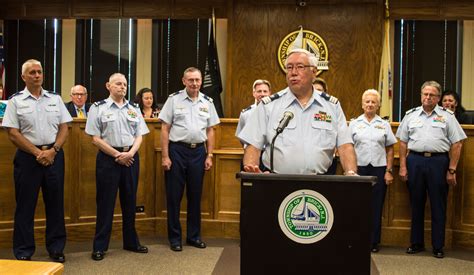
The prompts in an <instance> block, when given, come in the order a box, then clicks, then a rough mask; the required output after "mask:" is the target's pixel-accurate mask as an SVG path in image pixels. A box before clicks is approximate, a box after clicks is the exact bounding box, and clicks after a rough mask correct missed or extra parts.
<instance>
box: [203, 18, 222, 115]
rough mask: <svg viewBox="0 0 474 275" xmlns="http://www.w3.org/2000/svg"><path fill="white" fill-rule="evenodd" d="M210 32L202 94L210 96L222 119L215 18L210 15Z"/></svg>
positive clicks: (220, 81)
mask: <svg viewBox="0 0 474 275" xmlns="http://www.w3.org/2000/svg"><path fill="white" fill-rule="evenodd" d="M210 21H211V22H210V25H211V26H210V31H209V48H208V54H207V57H206V66H205V68H204V81H203V85H202V88H203V93H204V94H206V95H208V96H210V97H211V98H212V100H213V101H214V106H215V107H216V111H217V114H218V115H219V117H224V112H223V110H222V101H221V92H222V80H221V72H220V68H219V57H218V55H217V47H216V42H215V39H214V35H215V34H214V31H215V17H214V13H213V14H212V19H211V20H210Z"/></svg>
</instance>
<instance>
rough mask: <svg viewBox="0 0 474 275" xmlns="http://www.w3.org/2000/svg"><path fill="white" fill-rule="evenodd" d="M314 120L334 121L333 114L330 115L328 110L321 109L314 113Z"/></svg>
mask: <svg viewBox="0 0 474 275" xmlns="http://www.w3.org/2000/svg"><path fill="white" fill-rule="evenodd" d="M313 118H314V120H315V121H325V122H328V123H331V122H332V117H331V115H328V114H327V113H326V112H322V111H319V113H318V114H314V117H313Z"/></svg>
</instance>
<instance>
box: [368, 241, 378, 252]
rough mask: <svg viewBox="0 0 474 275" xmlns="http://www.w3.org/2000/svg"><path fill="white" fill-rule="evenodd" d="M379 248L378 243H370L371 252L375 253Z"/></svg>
mask: <svg viewBox="0 0 474 275" xmlns="http://www.w3.org/2000/svg"><path fill="white" fill-rule="evenodd" d="M379 250H380V249H379V245H378V244H376V243H374V244H372V249H370V251H371V252H373V253H377V252H379Z"/></svg>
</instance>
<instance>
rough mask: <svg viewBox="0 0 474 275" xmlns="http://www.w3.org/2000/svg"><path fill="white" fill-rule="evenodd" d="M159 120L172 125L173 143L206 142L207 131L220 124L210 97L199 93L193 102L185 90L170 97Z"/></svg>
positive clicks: (171, 135) (170, 138) (171, 139)
mask: <svg viewBox="0 0 474 275" xmlns="http://www.w3.org/2000/svg"><path fill="white" fill-rule="evenodd" d="M158 118H159V119H161V120H162V121H164V122H165V123H167V124H170V125H171V129H170V135H169V140H170V141H173V142H178V141H181V142H186V143H202V142H205V141H206V140H207V132H206V129H207V128H209V127H212V126H214V125H217V124H219V123H220V120H219V116H218V115H217V112H216V108H215V107H214V103H212V99H211V98H210V97H208V96H207V95H204V94H203V93H201V92H199V95H198V98H197V100H196V101H194V102H193V101H192V99H191V98H190V97H189V96H188V94H187V93H186V91H185V90H181V91H179V92H176V93H174V94H171V95H170V96H169V97H168V99H167V100H166V103H165V105H164V106H163V108H162V109H161V112H160V115H159V116H158Z"/></svg>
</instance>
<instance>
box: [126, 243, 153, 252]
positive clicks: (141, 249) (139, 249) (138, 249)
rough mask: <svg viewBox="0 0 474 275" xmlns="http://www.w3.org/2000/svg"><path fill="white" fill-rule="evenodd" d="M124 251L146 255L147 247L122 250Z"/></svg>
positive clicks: (141, 246)
mask: <svg viewBox="0 0 474 275" xmlns="http://www.w3.org/2000/svg"><path fill="white" fill-rule="evenodd" d="M124 249H125V250H128V251H132V252H136V253H148V247H146V246H143V245H139V246H137V247H134V248H124Z"/></svg>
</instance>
